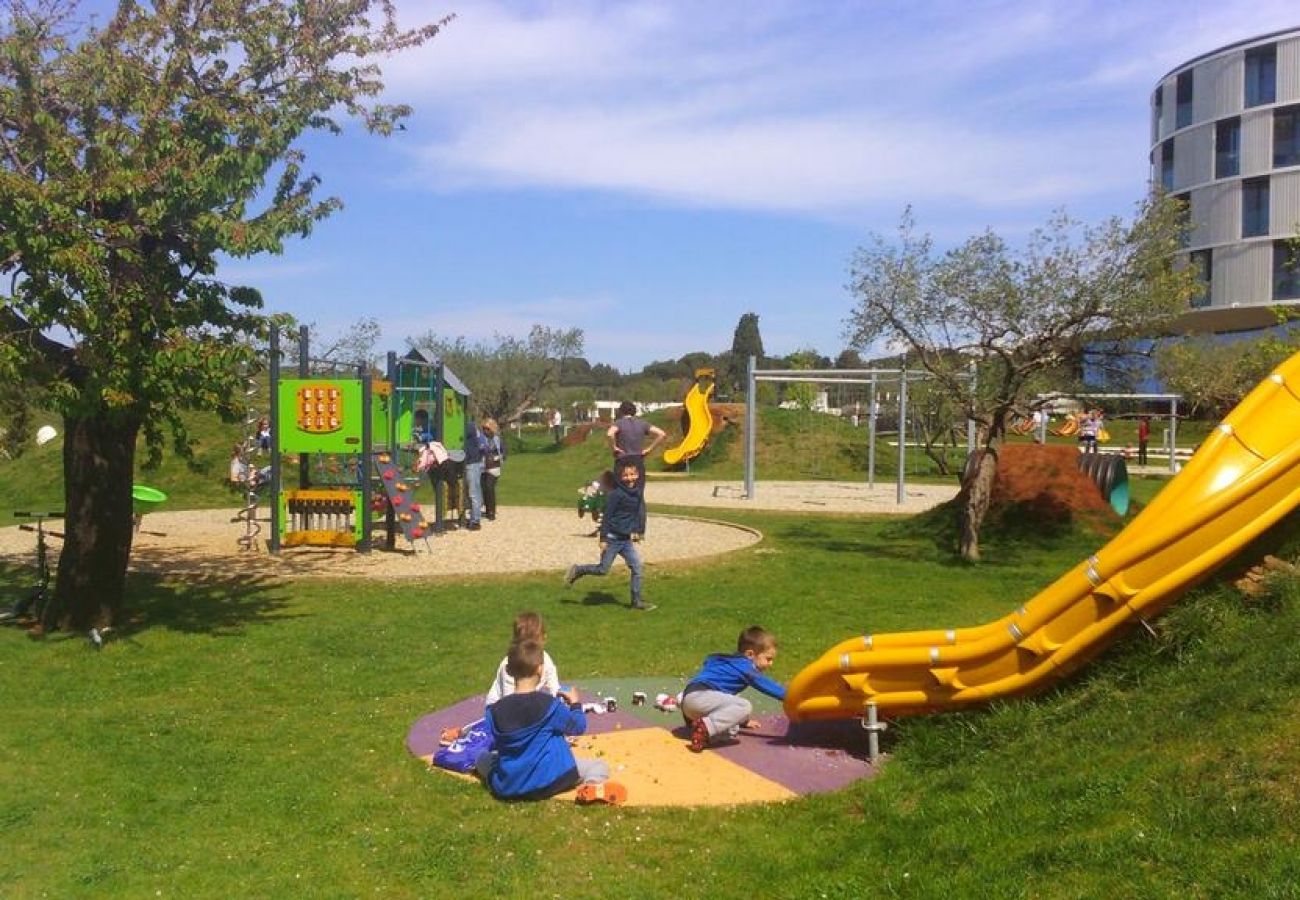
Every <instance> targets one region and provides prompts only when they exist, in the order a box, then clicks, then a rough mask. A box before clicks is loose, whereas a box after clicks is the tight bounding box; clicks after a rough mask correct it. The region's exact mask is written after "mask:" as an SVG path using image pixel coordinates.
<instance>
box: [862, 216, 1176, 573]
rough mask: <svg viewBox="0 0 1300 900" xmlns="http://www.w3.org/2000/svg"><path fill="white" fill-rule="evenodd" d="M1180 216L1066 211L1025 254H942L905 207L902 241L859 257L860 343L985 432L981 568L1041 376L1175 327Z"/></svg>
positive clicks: (989, 241) (973, 505)
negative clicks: (1012, 449)
mask: <svg viewBox="0 0 1300 900" xmlns="http://www.w3.org/2000/svg"><path fill="white" fill-rule="evenodd" d="M1183 209H1184V206H1183V204H1182V203H1179V202H1178V201H1174V200H1168V199H1159V198H1157V199H1153V200H1152V201H1150V202H1149V203H1145V204H1143V205H1142V206H1140V207H1139V209H1138V211H1137V215H1136V216H1135V218H1134V220H1133V221H1132V222H1131V223H1127V222H1124V221H1122V220H1120V219H1118V218H1111V219H1108V220H1106V221H1105V222H1103V223H1101V224H1100V225H1096V226H1092V227H1087V226H1082V225H1080V224H1079V223H1078V222H1076V221H1074V220H1073V219H1071V218H1069V217H1068V216H1067V215H1066V214H1064V213H1057V214H1055V215H1053V216H1052V218H1051V219H1050V220H1049V221H1048V223H1047V224H1046V225H1045V226H1044V227H1043V228H1040V229H1038V230H1036V231H1035V232H1034V233H1033V234H1032V235H1031V236H1030V238H1029V240H1028V241H1027V242H1026V244H1025V245H1024V247H1023V248H1021V249H1019V250H1013V249H1012V248H1010V247H1009V246H1008V245H1007V244H1006V242H1005V241H1004V240H1003V239H1002V238H1000V237H999V236H997V235H996V234H994V233H993V232H991V231H986V232H984V233H983V234H979V235H976V236H974V237H972V238H970V239H968V240H967V241H965V242H964V243H962V244H960V245H959V246H957V247H954V248H952V249H951V250H948V251H946V252H944V253H942V254H940V253H938V252H937V251H936V250H935V248H934V243H933V241H932V239H931V238H930V237H929V236H928V235H924V234H917V232H916V230H915V223H914V221H913V218H912V213H911V210H910V209H909V210H907V211H905V212H904V214H903V217H902V221H901V223H900V225H899V229H898V234H897V236H896V238H894V239H893V240H887V239H885V238H883V237H881V236H879V235H874V236H873V238H872V240H871V242H870V243H869V244H868V246H866V247H864V248H861V249H859V251H858V253H857V255H856V257H855V259H854V262H853V267H852V282H851V285H850V288H851V290H852V292H853V294H854V296H855V297H856V300H857V305H856V306H855V307H854V309H853V310H852V312H851V313H850V315H849V318H848V320H847V321H846V323H845V336H846V337H847V338H848V340H849V341H850V344H851V346H853V347H855V348H857V349H860V350H864V351H865V350H867V349H868V348H870V346H871V345H872V344H873V343H875V342H876V341H882V340H883V341H885V342H888V343H889V344H890V345H892V346H893V347H894V348H899V347H901V348H905V349H906V351H907V355H908V360H909V364H914V365H919V366H920V367H922V368H924V369H925V370H926V371H927V372H929V373H930V374H931V375H932V376H933V378H934V382H935V385H936V387H937V389H939V390H941V391H943V392H944V393H946V394H947V395H948V396H949V397H950V398H951V399H952V401H953V404H954V405H955V406H956V408H957V409H959V410H960V411H961V413H962V414H963V415H964V417H966V418H969V419H972V420H974V421H975V423H976V429H977V436H978V440H977V456H976V458H975V460H974V464H973V465H971V466H968V467H967V469H966V472H965V474H964V475H963V482H962V492H961V495H960V497H959V503H960V504H961V509H962V516H961V520H962V524H961V534H960V536H959V539H958V548H959V551H960V553H961V555H962V556H963V557H965V558H966V559H969V560H972V561H973V560H978V559H979V532H980V527H981V525H982V523H983V520H984V515H985V513H986V512H987V510H988V505H989V497H990V491H991V488H992V484H993V476H994V473H995V470H996V465H997V456H996V450H997V447H998V445H999V443H1000V442H1001V440H1002V437H1003V435H1004V433H1005V431H1006V427H1007V425H1008V423H1009V421H1010V419H1011V417H1012V416H1013V415H1014V414H1016V413H1017V412H1024V411H1025V410H1027V409H1028V407H1029V405H1030V402H1031V400H1032V398H1033V393H1034V391H1035V390H1036V387H1037V386H1038V385H1039V383H1040V380H1041V379H1042V378H1043V376H1044V375H1045V374H1046V373H1049V372H1053V371H1077V370H1080V369H1081V368H1082V366H1083V365H1084V364H1085V363H1089V364H1093V365H1099V366H1101V367H1103V368H1105V367H1108V366H1110V365H1111V364H1112V363H1113V362H1119V361H1121V360H1122V359H1123V358H1124V357H1125V356H1127V355H1128V354H1130V353H1132V352H1134V344H1133V342H1132V341H1129V340H1126V339H1129V338H1133V337H1136V336H1139V335H1143V334H1145V335H1154V334H1159V333H1161V332H1163V331H1165V330H1166V329H1167V328H1168V327H1169V326H1170V324H1171V323H1172V322H1173V320H1174V318H1175V317H1176V316H1177V315H1178V314H1180V313H1182V312H1184V311H1185V310H1186V309H1187V307H1188V303H1189V301H1190V299H1191V298H1192V297H1194V296H1195V295H1196V294H1197V293H1198V292H1199V291H1200V290H1201V287H1200V285H1199V283H1198V281H1197V278H1196V273H1195V272H1194V271H1193V270H1192V268H1191V267H1189V266H1178V265H1175V264H1174V258H1175V254H1176V252H1177V251H1178V248H1179V239H1180V236H1181V234H1182V230H1183V228H1184V227H1185V216H1184V214H1183ZM972 366H973V367H974V372H975V375H976V377H975V378H974V379H971V378H969V377H968V376H969V374H970V372H971V370H972Z"/></svg>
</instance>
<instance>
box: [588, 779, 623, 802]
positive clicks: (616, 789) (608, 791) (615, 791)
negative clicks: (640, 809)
mask: <svg viewBox="0 0 1300 900" xmlns="http://www.w3.org/2000/svg"><path fill="white" fill-rule="evenodd" d="M576 799H577V801H578V803H581V804H582V805H583V806H588V805H590V804H592V803H604V804H605V805H607V806H622V805H623V804H624V803H626V802H627V788H625V787H623V785H621V784H619V783H618V782H617V781H606V782H602V783H601V784H591V783H590V782H588V783H587V784H582V785H579V786H578V796H577V798H576Z"/></svg>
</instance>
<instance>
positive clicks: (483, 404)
mask: <svg viewBox="0 0 1300 900" xmlns="http://www.w3.org/2000/svg"><path fill="white" fill-rule="evenodd" d="M408 343H409V344H410V345H411V346H412V347H415V348H416V349H419V350H421V351H424V352H425V353H428V354H431V355H433V356H435V357H438V358H439V359H441V360H442V361H443V362H444V363H446V364H447V365H449V366H451V369H452V371H454V372H455V373H456V375H457V376H459V377H460V379H461V381H463V382H465V384H466V386H468V387H469V389H470V390H471V391H473V394H474V404H475V406H476V408H477V410H478V412H479V413H480V414H481V415H488V416H492V417H493V418H495V419H496V420H497V421H498V422H500V423H501V424H502V425H503V426H504V425H506V424H508V423H510V422H513V421H515V420H516V419H518V418H519V417H520V416H522V415H523V414H524V410H526V409H528V408H529V407H531V406H533V405H534V404H536V403H537V401H538V399H539V398H540V397H541V396H542V395H543V393H544V392H545V391H546V390H547V389H549V388H551V387H552V386H555V385H557V384H558V383H559V377H560V366H561V363H562V361H563V360H564V359H566V358H569V357H574V356H581V355H582V344H583V335H582V329H581V328H569V329H560V328H547V327H545V326H543V325H534V326H533V327H532V329H531V330H530V331H529V332H528V336H527V337H524V338H519V337H513V336H511V335H500V334H498V335H496V336H495V337H494V338H493V339H492V340H490V341H479V342H477V343H470V342H469V341H468V340H466V339H465V338H464V337H463V336H462V337H457V338H451V339H448V338H444V337H440V336H438V335H437V334H434V333H433V332H427V333H425V334H423V335H421V336H419V337H416V338H411V339H409V340H408Z"/></svg>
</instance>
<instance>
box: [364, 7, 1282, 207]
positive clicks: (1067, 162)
mask: <svg viewBox="0 0 1300 900" xmlns="http://www.w3.org/2000/svg"><path fill="white" fill-rule="evenodd" d="M1156 6H1157V7H1159V8H1158V9H1156V10H1155V11H1150V10H1148V8H1147V7H1143V9H1144V10H1148V11H1146V12H1137V13H1129V12H1125V10H1124V8H1117V11H1110V10H1106V11H1105V12H1104V13H1101V14H1099V13H1098V11H1097V10H1096V9H1092V8H1079V7H1072V6H1066V7H1060V6H1056V5H1045V4H1042V3H1037V2H1026V0H1017V2H1002V0H984V2H974V3H938V4H925V5H921V6H919V7H916V8H907V9H905V10H904V9H900V8H898V7H896V6H891V5H887V4H859V3H831V2H828V3H823V4H818V5H816V6H809V5H807V4H802V3H782V2H759V3H747V4H740V3H727V2H721V3H713V4H708V5H700V4H687V3H684V2H667V0H665V2H658V3H620V4H607V3H596V2H566V3H536V4H528V5H521V4H499V3H472V4H470V5H468V6H467V7H466V8H465V9H463V10H462V11H458V18H457V20H456V21H455V22H454V23H452V25H451V26H450V27H449V28H448V29H447V30H446V31H445V32H444V33H443V34H442V35H440V36H439V37H438V38H437V39H435V40H434V41H433V42H432V43H431V44H430V45H428V46H427V47H426V48H424V49H422V50H421V51H420V52H419V53H416V54H410V55H407V56H404V57H401V58H399V59H397V60H395V61H393V62H391V63H390V64H389V65H388V66H386V75H387V77H388V80H389V83H390V87H391V89H392V91H393V93H394V94H395V95H397V96H400V97H401V98H402V99H409V100H411V101H412V102H414V103H415V104H416V107H417V110H419V111H420V115H419V117H418V119H417V122H416V123H413V128H412V130H413V132H414V133H413V135H412V136H413V137H414V138H415V139H416V140H417V141H420V142H422V143H421V147H420V149H419V150H418V151H416V152H414V153H413V154H412V171H411V172H410V173H408V178H409V180H410V181H412V182H414V183H416V184H422V185H424V186H426V187H428V188H431V189H434V190H439V191H460V190H485V189H486V190H513V189H518V188H535V189H543V190H549V189H560V190H591V191H604V192H618V193H625V194H631V195H636V196H642V197H645V198H648V199H650V200H651V201H652V202H657V203H661V204H662V203H667V204H673V205H682V206H686V207H691V206H706V207H713V208H727V209H759V210H778V211H786V212H799V213H810V214H814V215H842V214H844V213H846V212H848V213H852V212H854V211H861V210H864V209H868V208H875V209H884V208H889V209H896V208H897V207H898V205H899V204H900V203H902V202H917V203H921V202H925V201H926V200H927V199H944V200H946V201H949V202H954V203H959V204H968V205H971V206H974V207H978V208H983V209H999V208H1007V207H1023V206H1027V205H1043V204H1046V205H1059V204H1066V203H1073V202H1075V201H1077V200H1079V199H1080V198H1083V197H1086V196H1089V195H1096V194H1098V193H1106V192H1111V191H1115V190H1117V189H1122V188H1123V187H1124V186H1127V185H1132V186H1133V188H1134V190H1133V191H1132V193H1133V194H1134V195H1136V194H1137V193H1139V192H1140V189H1141V179H1142V177H1143V175H1144V174H1145V173H1144V170H1143V168H1142V166H1141V164H1140V160H1139V162H1137V163H1134V162H1132V159H1133V153H1132V147H1131V146H1130V145H1129V143H1128V141H1127V140H1125V141H1117V140H1115V134H1116V130H1117V126H1122V127H1126V128H1129V129H1131V131H1132V134H1134V135H1141V133H1142V131H1141V124H1142V123H1141V121H1140V119H1141V116H1142V111H1143V110H1144V104H1145V96H1146V85H1145V83H1144V82H1145V81H1150V80H1153V79H1154V78H1155V77H1158V74H1159V73H1158V72H1153V70H1152V68H1151V66H1152V61H1151V56H1152V54H1151V53H1150V50H1149V47H1148V50H1147V52H1146V53H1145V54H1142V53H1139V52H1138V50H1137V48H1140V47H1142V45H1143V42H1144V41H1146V42H1150V41H1151V40H1152V28H1151V25H1152V22H1153V20H1156V19H1158V18H1159V17H1160V16H1167V17H1169V18H1170V19H1171V20H1173V19H1177V15H1176V14H1177V12H1178V10H1180V9H1182V7H1179V6H1175V5H1173V4H1171V3H1165V4H1156ZM1279 9H1280V6H1279ZM1193 18H1195V19H1196V20H1197V21H1198V22H1201V21H1206V22H1210V23H1215V22H1220V21H1221V20H1222V19H1223V16H1222V15H1220V14H1206V15H1205V16H1195V17H1193ZM1177 20H1178V21H1182V19H1177ZM1198 27H1205V28H1208V27H1210V26H1209V25H1200V26H1198ZM1157 33H1158V32H1157ZM1173 40H1174V39H1173V38H1171V41H1173ZM1177 42H1178V43H1179V44H1180V45H1181V46H1184V47H1186V46H1192V47H1196V48H1199V45H1197V44H1195V43H1191V44H1188V43H1186V42H1185V41H1184V40H1178V41H1177ZM1143 56H1145V59H1144V58H1143ZM1045 60H1046V61H1049V62H1050V67H1047V68H1045V67H1044V63H1045ZM1135 82H1136V83H1137V84H1138V86H1137V87H1134V88H1133V93H1132V95H1131V96H1129V97H1127V100H1128V106H1126V107H1124V108H1122V109H1115V110H1113V111H1111V112H1109V113H1106V112H1105V111H1103V112H1097V113H1094V114H1093V115H1084V116H1077V117H1070V116H1065V115H1061V113H1062V110H1061V106H1062V105H1065V104H1075V105H1077V103H1078V95H1079V92H1080V91H1082V90H1085V89H1092V90H1096V89H1097V88H1099V87H1107V86H1110V87H1112V88H1115V89H1123V90H1125V91H1127V90H1128V88H1129V87H1130V86H1131V85H1132V84H1133V83H1135ZM1124 117H1127V118H1126V119H1125V118H1124ZM422 122H434V123H436V125H430V126H425V127H422V126H421V124H420V123H422ZM1139 140H1141V138H1140V137H1139Z"/></svg>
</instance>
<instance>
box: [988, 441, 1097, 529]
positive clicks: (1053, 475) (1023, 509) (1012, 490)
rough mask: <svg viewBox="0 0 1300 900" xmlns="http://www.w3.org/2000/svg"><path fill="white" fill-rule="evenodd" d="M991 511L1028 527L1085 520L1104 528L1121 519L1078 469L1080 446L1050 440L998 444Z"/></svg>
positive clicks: (1000, 518) (994, 516)
mask: <svg viewBox="0 0 1300 900" xmlns="http://www.w3.org/2000/svg"><path fill="white" fill-rule="evenodd" d="M989 517H990V519H993V520H996V521H1000V522H1001V523H1002V524H1004V525H1012V524H1014V525H1015V527H1016V528H1018V529H1027V530H1037V529H1040V528H1046V529H1048V530H1056V529H1060V528H1065V527H1069V526H1070V525H1071V524H1083V525H1085V526H1089V527H1092V528H1095V529H1097V530H1100V531H1105V530H1109V529H1113V528H1114V526H1116V525H1117V524H1118V523H1119V516H1117V515H1116V514H1115V511H1114V510H1112V509H1111V507H1110V504H1109V503H1107V502H1106V499H1105V498H1104V497H1102V495H1101V491H1100V490H1099V489H1098V488H1097V485H1096V484H1094V483H1093V481H1092V479H1091V478H1089V477H1088V476H1087V475H1085V474H1084V473H1082V472H1080V471H1079V451H1078V450H1076V449H1075V448H1073V447H1066V446H1054V445H1050V444H1006V445H1003V446H1002V448H1001V449H1000V450H999V452H998V469H997V477H996V479H995V480H994V482H993V494H992V502H991V504H990V506H989Z"/></svg>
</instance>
